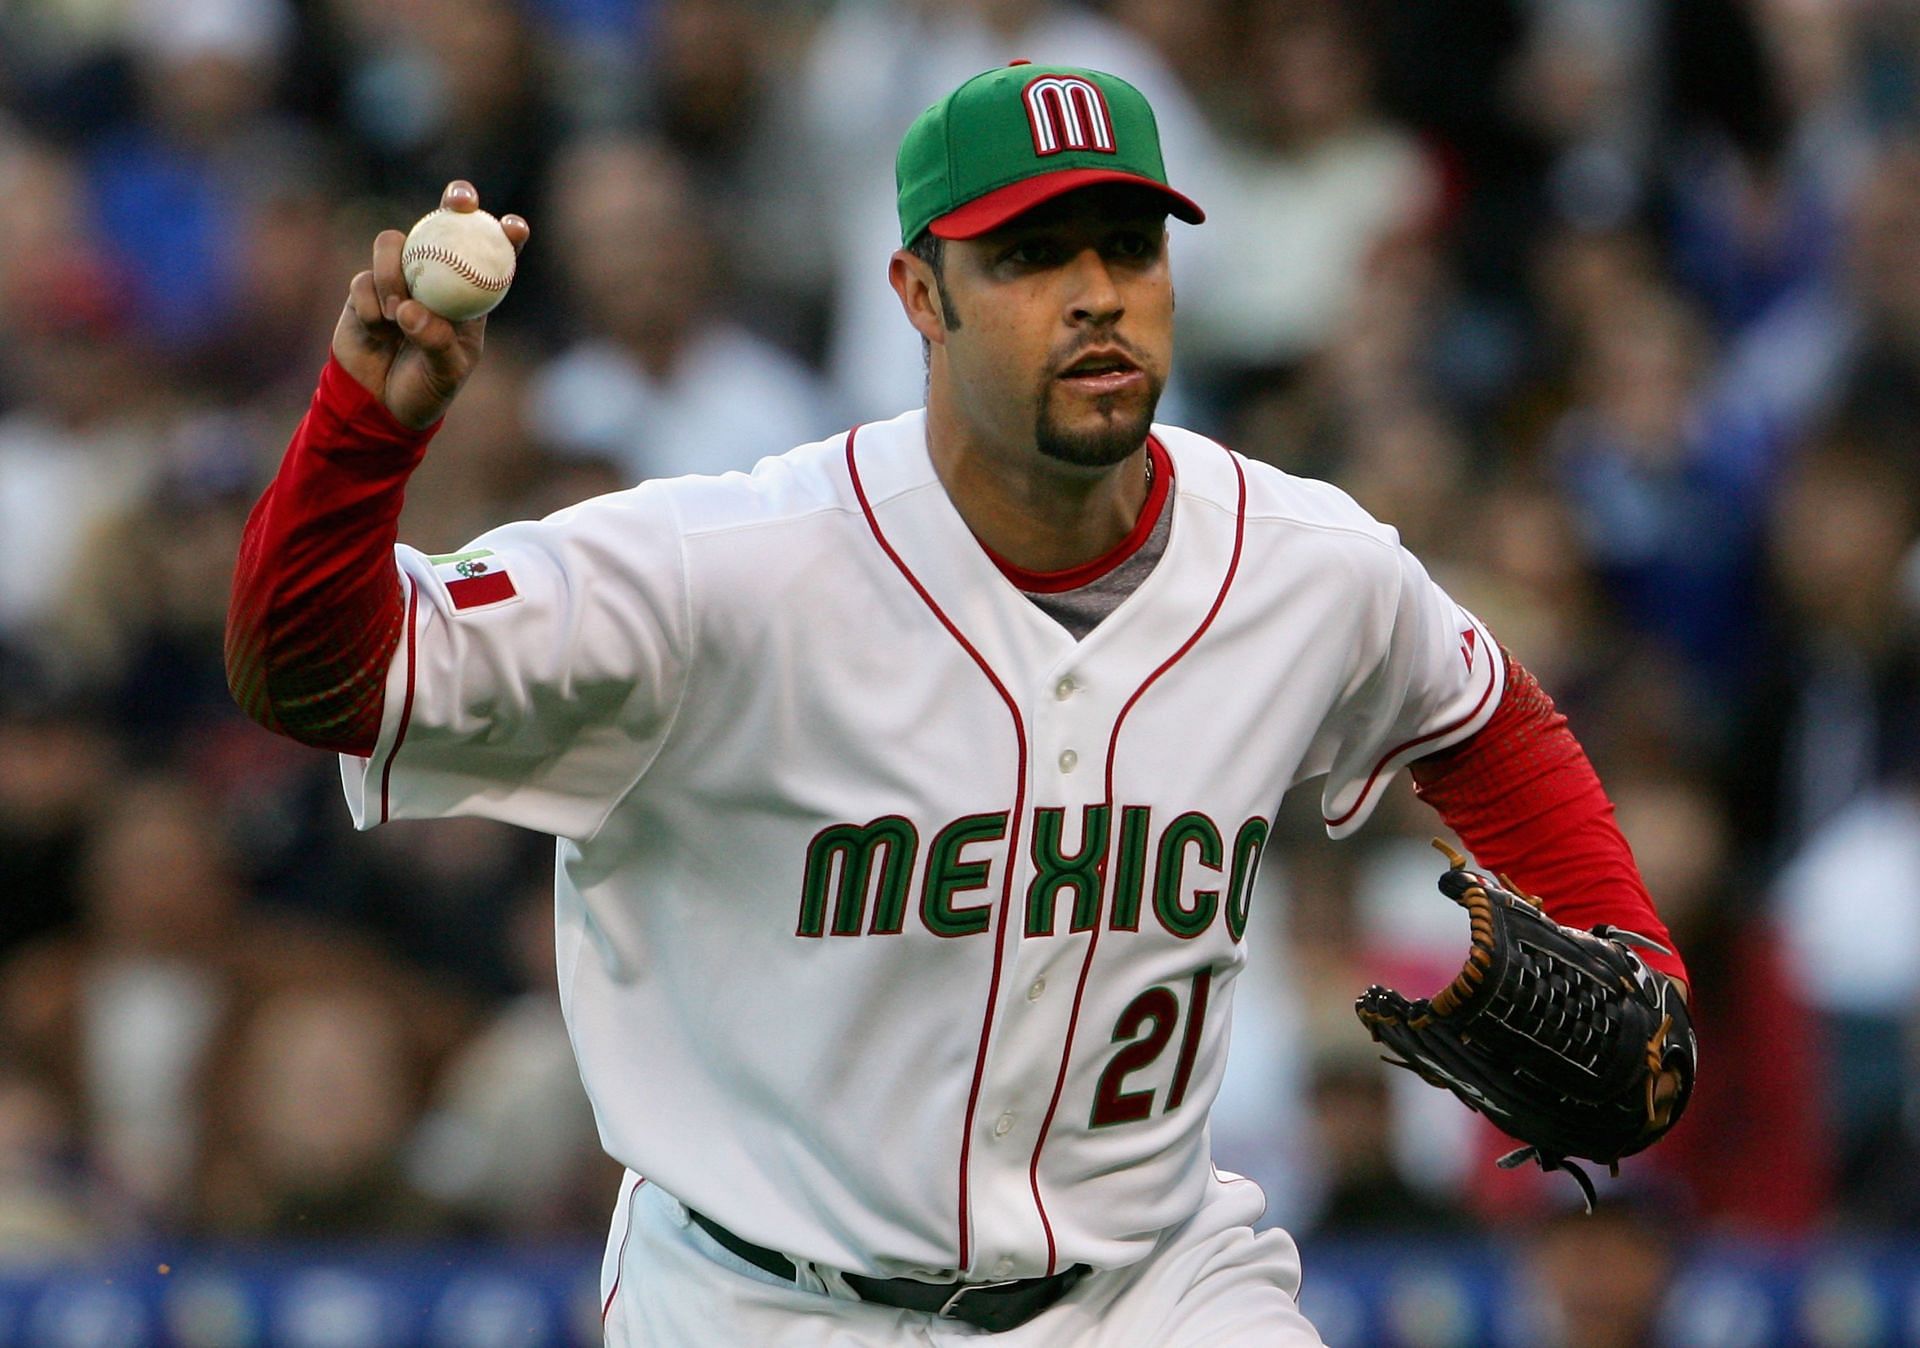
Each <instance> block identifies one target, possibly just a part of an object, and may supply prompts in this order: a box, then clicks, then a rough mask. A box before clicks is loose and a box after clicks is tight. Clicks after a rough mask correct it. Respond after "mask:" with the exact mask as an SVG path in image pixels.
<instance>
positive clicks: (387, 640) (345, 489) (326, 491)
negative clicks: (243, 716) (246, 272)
mask: <svg viewBox="0 0 1920 1348" xmlns="http://www.w3.org/2000/svg"><path fill="white" fill-rule="evenodd" d="M439 427H440V423H439V422H435V423H434V424H433V425H432V426H430V427H428V428H427V429H426V430H423V431H416V430H411V429H409V428H408V427H406V426H403V425H401V424H400V423H399V422H398V421H396V420H394V418H393V415H392V414H391V413H390V412H388V411H387V409H386V407H385V406H384V405H382V404H381V402H380V400H379V399H378V398H375V397H374V396H373V395H372V394H371V393H368V392H367V391H366V389H364V388H362V387H361V386H360V384H359V382H358V381H357V380H355V379H354V377H353V376H352V375H350V374H348V373H347V372H346V370H344V369H343V368H341V366H340V364H339V362H337V361H335V360H333V359H331V358H329V359H328V361H327V365H326V368H325V369H324V370H322V371H321V374H320V386H319V388H318V389H316V390H315V392H314V395H313V403H312V405H311V406H309V407H308V409H307V415H306V416H305V417H304V418H303V419H302V420H301V422H300V425H299V428H298V429H297V430H295V431H294V433H293V442H292V443H291V444H290V445H288V446H287V453H286V457H285V458H284V459H282V460H281V462H280V471H279V473H278V475H277V476H275V478H274V480H273V483H272V485H270V486H269V487H268V488H267V490H266V493H265V494H264V495H263V496H261V498H260V500H259V502H258V503H257V504H256V505H255V506H254V508H253V513H252V514H251V515H250V516H248V518H247V528H246V532H245V533H244V534H243V535H242V537H241V540H240V560H239V563H238V565H237V566H236V567H235V569H234V576H233V596H232V600H231V602H230V603H229V605H228V608H227V640H226V659H227V684H228V686H229V687H230V688H231V689H232V690H233V696H234V700H235V701H236V702H238V703H239V704H240V707H241V709H242V710H243V711H245V712H246V713H247V715H248V716H250V717H252V718H253V719H254V720H256V721H258V722H259V723H260V724H261V725H263V726H265V727H266V728H267V729H269V730H272V731H276V732H278V733H280V734H282V735H286V736H288V737H289V738H292V739H296V740H299V741H300V742H301V743H302V744H311V745H314V746H316V747H318V748H322V749H333V750H336V751H339V752H342V753H350V754H359V755H361V756H362V757H365V756H367V755H369V754H371V753H372V752H373V748H374V743H375V741H376V740H377V739H378V738H379V735H380V712H381V707H382V704H383V702H384V700H385V690H386V674H387V666H388V665H389V664H390V663H391V662H392V660H393V653H394V651H395V650H396V649H398V647H399V645H400V633H401V628H402V626H403V625H404V623H405V622H406V610H405V608H404V606H403V604H402V601H401V593H400V573H399V571H398V570H397V569H396V568H395V566H394V561H393V545H394V543H395V542H396V541H397V540H398V538H399V536H400V507H401V504H402V502H403V501H404V499H405V495H406V486H407V478H408V477H409V476H410V475H411V474H412V472H413V470H414V469H415V468H416V467H418V466H419V464H420V460H421V459H422V457H424V456H425V454H426V451H427V442H428V441H430V440H431V439H433V436H434V433H435V432H436V431H437V430H438V429H439Z"/></svg>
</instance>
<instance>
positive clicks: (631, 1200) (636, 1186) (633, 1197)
mask: <svg viewBox="0 0 1920 1348" xmlns="http://www.w3.org/2000/svg"><path fill="white" fill-rule="evenodd" d="M646 1182H647V1177H646V1176H645V1175H641V1176H639V1177H637V1178H636V1179H635V1180H634V1181H633V1188H631V1189H629V1190H628V1191H627V1229H626V1230H625V1231H623V1232H622V1233H621V1235H620V1253H619V1254H616V1255H615V1256H614V1257H613V1286H611V1287H609V1288H608V1289H607V1300H606V1304H605V1305H603V1306H601V1307H600V1328H601V1329H602V1330H604V1329H605V1328H606V1327H607V1316H608V1315H610V1314H611V1313H612V1312H613V1299H614V1298H615V1297H617V1296H619V1295H620V1279H621V1278H622V1277H623V1276H625V1274H626V1271H627V1242H628V1241H629V1240H631V1239H633V1205H634V1204H635V1203H637V1202H639V1201H640V1186H641V1185H643V1184H645V1183H646Z"/></svg>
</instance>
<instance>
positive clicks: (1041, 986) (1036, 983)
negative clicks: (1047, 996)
mask: <svg viewBox="0 0 1920 1348" xmlns="http://www.w3.org/2000/svg"><path fill="white" fill-rule="evenodd" d="M1046 990H1047V980H1046V979H1044V978H1036V979H1034V980H1033V986H1032V987H1030V988H1028V989H1027V1000H1028V1001H1030V1002H1037V1001H1039V1000H1040V994H1041V993H1043V992H1045V991H1046Z"/></svg>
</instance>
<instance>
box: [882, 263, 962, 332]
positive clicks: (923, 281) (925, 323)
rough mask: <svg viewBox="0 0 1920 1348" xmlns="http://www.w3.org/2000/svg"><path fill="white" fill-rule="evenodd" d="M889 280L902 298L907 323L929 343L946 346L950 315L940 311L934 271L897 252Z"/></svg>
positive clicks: (889, 273) (888, 275) (890, 269)
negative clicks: (947, 318) (947, 319)
mask: <svg viewBox="0 0 1920 1348" xmlns="http://www.w3.org/2000/svg"><path fill="white" fill-rule="evenodd" d="M887 280H889V281H891V282H892V283H893V293H894V294H896V295H898V296H899V297H900V307H901V308H902V309H904V310H906V312H907V322H909V323H911V324H913V329H914V331H915V332H917V333H919V334H920V335H921V337H923V338H925V339H926V340H927V341H929V342H934V343H937V344H939V345H942V346H944V345H945V344H946V340H947V323H946V314H945V313H944V312H942V310H941V308H940V289H939V287H938V286H937V285H935V283H934V279H933V268H932V267H929V266H928V265H927V264H926V263H925V262H924V261H922V260H921V259H920V258H917V257H915V256H914V255H913V254H912V253H909V252H908V251H907V250H906V249H904V248H896V249H894V252H893V257H892V258H891V259H890V260H889V261H888V263H887Z"/></svg>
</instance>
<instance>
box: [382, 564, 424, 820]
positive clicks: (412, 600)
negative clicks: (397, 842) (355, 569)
mask: <svg viewBox="0 0 1920 1348" xmlns="http://www.w3.org/2000/svg"><path fill="white" fill-rule="evenodd" d="M419 607H420V587H419V586H418V585H415V584H414V583H413V578H412V577H411V576H409V577H408V578H407V630H406V632H405V634H404V635H403V636H402V638H401V639H402V640H404V641H405V642H406V643H407V696H406V700H405V701H403V702H402V703H401V704H400V728H399V729H398V730H396V731H394V732H393V747H392V748H391V749H389V750H387V761H386V764H385V765H384V766H383V767H381V769H380V822H381V823H383V824H384V823H386V822H387V818H388V809H387V807H388V804H389V802H390V801H391V800H392V799H393V797H392V795H391V788H392V786H393V760H394V756H395V755H397V754H398V753H399V752H400V746H401V745H402V744H404V743H405V742H406V738H407V723H408V722H410V721H411V720H413V651H414V647H415V645H417V644H418V643H416V642H415V641H414V632H413V620H414V615H415V613H416V611H417V610H418V609H419Z"/></svg>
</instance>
